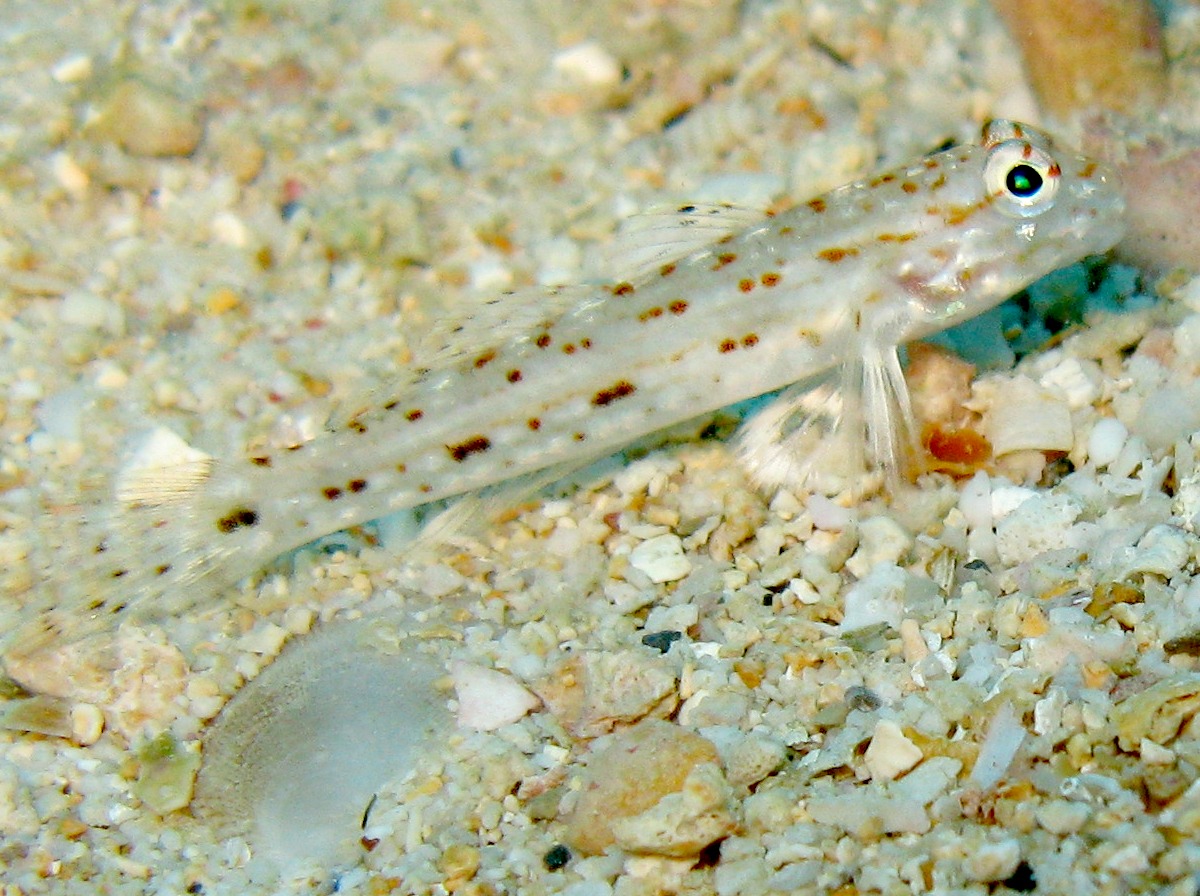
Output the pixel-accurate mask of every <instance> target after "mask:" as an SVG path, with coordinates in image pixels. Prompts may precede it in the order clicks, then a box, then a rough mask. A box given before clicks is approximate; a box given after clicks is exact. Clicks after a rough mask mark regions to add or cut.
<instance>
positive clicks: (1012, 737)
mask: <svg viewBox="0 0 1200 896" xmlns="http://www.w3.org/2000/svg"><path fill="white" fill-rule="evenodd" d="M1024 742H1025V728H1024V727H1023V726H1022V725H1021V720H1020V719H1019V718H1018V717H1017V714H1016V711H1015V710H1013V707H1012V704H1011V703H1005V704H1003V705H1002V706H1001V707H1000V708H999V709H998V710H997V711H996V714H995V715H994V716H992V719H991V721H990V722H989V723H988V727H987V734H986V735H985V736H984V739H983V744H982V745H981V746H980V749H979V756H978V757H977V758H976V759H975V765H974V767H973V768H972V769H971V775H970V777H969V779H968V780H969V781H970V783H971V784H972V786H974V787H978V788H979V789H980V790H985V791H986V790H991V789H992V788H993V787H995V786H996V785H997V784H998V783H1000V780H1001V779H1002V778H1003V777H1004V775H1005V774H1006V773H1007V772H1008V768H1009V766H1011V765H1012V761H1013V759H1014V758H1016V755H1017V750H1019V749H1021V744H1022V743H1024Z"/></svg>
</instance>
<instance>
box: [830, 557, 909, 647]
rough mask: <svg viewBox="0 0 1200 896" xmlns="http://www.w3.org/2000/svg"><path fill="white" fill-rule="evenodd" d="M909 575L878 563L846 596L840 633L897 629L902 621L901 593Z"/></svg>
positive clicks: (902, 605) (901, 570) (902, 598)
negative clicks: (878, 627) (872, 628)
mask: <svg viewBox="0 0 1200 896" xmlns="http://www.w3.org/2000/svg"><path fill="white" fill-rule="evenodd" d="M907 579H908V573H906V572H905V571H904V570H903V569H901V568H900V567H898V566H896V565H895V564H893V563H881V564H879V566H876V567H875V568H874V569H873V570H871V572H870V573H868V574H867V576H866V577H865V578H862V579H860V580H859V581H857V582H855V583H854V585H853V586H852V587H851V588H850V590H849V591H847V592H846V598H845V606H844V610H843V616H842V623H841V626H840V628H841V631H842V632H843V633H845V632H853V631H857V630H858V629H861V628H867V627H868V626H871V625H878V624H879V623H881V622H882V623H885V624H887V625H889V626H891V627H892V628H899V626H900V622H901V620H902V619H903V618H904V589H905V586H906V584H907Z"/></svg>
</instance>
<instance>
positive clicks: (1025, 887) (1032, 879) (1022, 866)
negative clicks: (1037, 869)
mask: <svg viewBox="0 0 1200 896" xmlns="http://www.w3.org/2000/svg"><path fill="white" fill-rule="evenodd" d="M1004 886H1006V887H1008V888H1009V889H1010V890H1016V891H1017V892H1018V893H1032V892H1033V891H1034V890H1036V889H1037V875H1036V874H1034V873H1033V869H1032V868H1031V867H1029V863H1028V862H1026V861H1025V860H1024V859H1022V860H1021V861H1020V863H1019V864H1018V865H1017V870H1016V871H1014V872H1013V873H1012V876H1011V877H1010V878H1009V879H1008V880H1006V881H1004Z"/></svg>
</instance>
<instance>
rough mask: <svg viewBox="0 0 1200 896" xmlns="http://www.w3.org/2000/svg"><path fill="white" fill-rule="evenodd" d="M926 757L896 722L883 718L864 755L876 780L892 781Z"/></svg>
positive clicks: (878, 723) (868, 768) (876, 727)
mask: <svg viewBox="0 0 1200 896" xmlns="http://www.w3.org/2000/svg"><path fill="white" fill-rule="evenodd" d="M924 758H925V754H923V753H922V752H921V748H920V747H918V746H917V745H916V744H914V743H913V742H912V741H911V740H909V739H908V738H907V737H905V736H904V732H903V731H901V730H900V726H899V725H897V724H896V723H895V722H890V721H888V720H886V719H881V720H880V721H879V722H877V723H876V724H875V734H874V735H873V736H872V737H871V742H870V743H869V744H867V751H866V753H865V754H864V755H863V762H864V763H866V766H867V771H869V772H870V773H871V779H872V780H874V781H892V780H895V779H896V778H898V777H900V775H902V774H904V773H905V772H906V771H908V770H909V769H911V768H912V767H913V766H914V765H916V764H917V763H918V762H920V761H921V760H922V759H924Z"/></svg>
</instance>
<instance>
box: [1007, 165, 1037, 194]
mask: <svg viewBox="0 0 1200 896" xmlns="http://www.w3.org/2000/svg"><path fill="white" fill-rule="evenodd" d="M1004 186H1006V187H1007V188H1008V192H1010V193H1012V194H1013V195H1014V196H1016V197H1017V198H1018V199H1025V198H1027V197H1029V196H1032V195H1034V194H1035V193H1037V191H1038V190H1040V189H1041V188H1042V176H1041V175H1040V174H1038V173H1037V170H1036V169H1035V168H1034V167H1033V166H1031V165H1013V167H1012V168H1011V169H1009V172H1008V176H1007V177H1005V178H1004Z"/></svg>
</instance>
